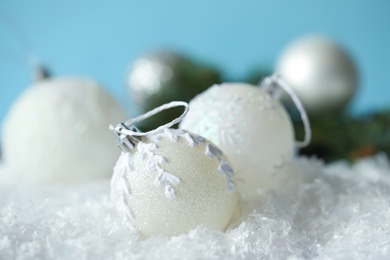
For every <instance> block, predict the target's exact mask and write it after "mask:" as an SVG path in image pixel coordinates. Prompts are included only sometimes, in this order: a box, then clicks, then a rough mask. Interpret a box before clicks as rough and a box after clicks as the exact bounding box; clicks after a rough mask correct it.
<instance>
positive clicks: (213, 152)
mask: <svg viewBox="0 0 390 260" xmlns="http://www.w3.org/2000/svg"><path fill="white" fill-rule="evenodd" d="M147 138H148V139H149V140H150V141H151V143H145V142H142V141H141V142H139V143H137V145H136V148H135V149H136V153H138V154H137V155H136V156H141V158H142V159H143V160H146V161H147V168H148V170H149V171H150V172H151V173H152V172H157V176H156V178H155V179H154V186H155V187H157V188H159V187H162V186H165V197H167V198H168V199H175V198H176V192H175V189H174V186H177V185H179V184H180V183H181V179H180V178H179V177H177V176H176V175H174V174H173V173H170V172H168V171H166V170H164V169H163V166H164V165H165V164H166V163H167V162H168V159H167V158H166V157H164V156H162V155H158V154H156V151H157V150H158V148H159V147H158V145H157V144H158V143H159V142H160V141H161V140H162V139H163V138H167V139H169V140H171V141H172V142H178V141H179V140H180V138H183V139H184V140H185V141H186V142H187V144H188V145H189V146H190V147H196V146H198V145H202V146H204V147H205V156H207V157H209V158H211V159H214V160H217V161H218V162H219V166H218V168H217V173H218V174H220V175H223V176H224V177H225V178H226V186H227V191H228V192H233V191H234V189H235V184H234V182H233V179H232V178H233V175H234V172H233V169H232V167H231V166H230V165H229V163H228V162H227V161H225V160H224V159H223V152H222V151H221V150H220V149H219V148H217V147H216V146H214V145H212V144H211V143H208V142H206V139H205V138H203V137H201V136H198V135H192V134H190V133H189V132H187V131H185V130H183V129H170V128H168V129H164V130H162V131H160V132H158V133H155V134H153V135H150V136H148V137H147ZM131 156H135V155H134V154H133V155H132V154H131V153H126V152H122V154H121V156H120V157H119V160H118V162H117V163H116V165H115V167H114V175H113V177H112V180H111V186H112V187H113V189H112V190H116V191H119V192H120V196H119V198H118V201H117V208H118V209H119V210H120V211H121V212H122V214H123V216H124V219H123V224H124V225H125V226H127V227H130V228H133V229H134V226H133V225H132V224H131V220H132V219H134V214H133V212H132V210H131V208H130V206H129V202H128V200H130V199H131V195H132V194H131V187H130V184H129V180H128V176H129V175H130V174H137V173H136V169H135V168H134V165H133V163H132V161H131Z"/></svg>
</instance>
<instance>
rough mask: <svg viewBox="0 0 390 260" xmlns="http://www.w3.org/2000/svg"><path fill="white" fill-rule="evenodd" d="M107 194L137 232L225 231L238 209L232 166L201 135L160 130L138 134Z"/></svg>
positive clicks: (126, 221) (151, 233)
mask: <svg viewBox="0 0 390 260" xmlns="http://www.w3.org/2000/svg"><path fill="white" fill-rule="evenodd" d="M111 191H112V193H111V195H112V198H113V200H114V201H115V202H116V204H117V207H118V210H119V211H120V212H121V213H123V214H124V221H125V223H126V224H127V225H129V226H132V227H133V228H136V229H137V230H138V231H139V233H140V234H141V236H143V237H149V236H153V235H166V236H175V235H179V234H182V233H185V232H187V231H189V230H191V229H193V228H196V227H197V226H199V225H202V226H205V227H207V228H211V229H215V230H221V231H223V230H225V229H226V228H227V227H228V225H229V224H230V221H231V220H232V217H233V215H234V213H235V211H236V210H237V203H238V196H237V192H236V191H235V187H234V183H233V170H232V168H231V167H230V165H229V163H228V160H227V158H226V157H225V156H224V155H223V153H222V151H221V150H219V149H218V148H217V147H216V146H214V145H213V144H212V143H210V142H209V141H208V140H206V139H204V138H203V137H201V136H197V135H193V134H190V133H189V132H187V131H184V130H180V129H179V130H174V129H169V128H168V129H164V130H163V131H159V132H157V133H154V134H151V135H148V136H143V137H142V141H140V142H137V144H136V145H135V146H134V148H133V149H130V151H129V152H123V153H122V154H121V156H120V158H119V160H118V162H117V165H116V166H115V168H114V175H113V177H112V181H111Z"/></svg>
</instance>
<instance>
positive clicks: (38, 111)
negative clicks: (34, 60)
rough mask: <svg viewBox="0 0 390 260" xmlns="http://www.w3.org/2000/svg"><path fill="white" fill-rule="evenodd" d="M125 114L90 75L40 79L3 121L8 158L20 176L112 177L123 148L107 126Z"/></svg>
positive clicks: (61, 179)
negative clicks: (115, 142)
mask: <svg viewBox="0 0 390 260" xmlns="http://www.w3.org/2000/svg"><path fill="white" fill-rule="evenodd" d="M123 118H124V113H123V111H122V109H121V108H120V106H119V105H118V103H117V102H116V101H115V100H114V99H113V98H112V97H111V96H110V95H109V94H108V93H106V92H105V91H103V90H102V89H101V88H100V87H99V85H98V84H97V83H96V82H94V81H92V80H88V79H76V78H74V79H72V78H57V79H47V80H43V81H39V82H37V83H36V84H35V85H33V86H32V87H30V88H28V89H27V90H26V91H25V92H24V93H23V94H22V95H21V97H19V99H18V100H17V101H16V102H15V103H14V104H13V106H12V107H11V109H10V111H9V113H8V115H7V117H6V119H5V121H4V124H3V136H2V137H3V138H2V139H3V142H2V143H3V147H2V148H3V149H2V150H3V157H4V158H3V159H4V162H5V164H6V165H8V167H9V168H10V170H11V171H12V173H13V174H14V175H15V177H16V178H17V179H18V180H20V181H22V180H27V181H34V182H38V183H75V182H80V181H86V180H89V179H93V178H101V177H109V176H110V175H111V171H112V167H113V166H114V165H115V161H116V159H117V157H118V154H119V153H118V151H117V149H115V148H113V147H112V135H111V133H110V131H108V126H109V124H110V123H112V122H116V121H118V120H123ZM11 171H10V172H11Z"/></svg>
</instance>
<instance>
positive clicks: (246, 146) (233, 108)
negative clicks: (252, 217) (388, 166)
mask: <svg viewBox="0 0 390 260" xmlns="http://www.w3.org/2000/svg"><path fill="white" fill-rule="evenodd" d="M180 128H182V129H186V130H189V131H191V132H193V133H195V134H199V135H202V136H204V137H205V138H207V139H209V140H210V141H211V142H213V143H215V144H216V145H217V146H218V147H220V148H221V150H222V151H224V152H225V154H226V155H227V157H228V158H229V160H230V162H231V164H232V166H233V169H234V171H235V173H236V175H237V177H236V179H237V188H238V190H239V192H240V193H241V194H242V195H243V197H244V198H256V197H258V194H259V191H260V190H261V189H262V190H264V189H267V188H268V187H272V182H273V174H274V172H275V169H276V167H277V166H278V165H280V164H281V163H283V162H285V161H286V160H290V159H291V158H292V155H293V152H294V133H293V128H292V123H291V120H290V118H289V116H288V114H287V113H286V111H285V109H284V107H283V106H282V105H281V104H280V102H279V101H278V100H276V99H274V98H272V97H271V96H270V94H268V93H267V92H266V91H265V89H263V88H259V87H256V86H253V85H249V84H245V83H224V84H221V85H214V86H212V87H211V88H210V89H208V90H206V91H205V92H203V93H201V94H200V95H198V96H196V97H195V98H194V99H193V100H192V101H191V102H190V110H189V112H188V114H187V116H186V117H185V118H184V119H183V121H182V122H181V124H180Z"/></svg>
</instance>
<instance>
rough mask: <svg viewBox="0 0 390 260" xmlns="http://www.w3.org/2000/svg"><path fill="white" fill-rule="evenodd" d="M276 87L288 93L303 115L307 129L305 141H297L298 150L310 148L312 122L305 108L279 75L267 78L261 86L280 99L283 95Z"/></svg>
mask: <svg viewBox="0 0 390 260" xmlns="http://www.w3.org/2000/svg"><path fill="white" fill-rule="evenodd" d="M276 86H279V87H281V88H282V89H283V90H284V91H286V92H287V94H288V95H289V96H290V97H291V99H292V101H293V102H294V105H295V106H296V108H297V109H298V111H299V114H300V115H301V119H302V122H303V126H304V129H305V138H304V139H303V141H295V145H296V146H297V147H298V148H302V147H306V146H308V145H309V143H310V140H311V127H310V121H309V117H308V116H307V113H306V110H305V108H304V107H303V105H302V103H301V101H300V100H299V98H298V96H297V95H296V94H295V92H294V90H293V89H292V88H291V87H290V86H289V85H288V84H287V83H286V82H285V81H284V80H283V79H282V78H281V76H280V75H279V74H277V73H275V74H273V75H272V76H270V77H267V78H265V79H264V80H263V81H262V82H261V84H260V87H261V88H264V89H265V90H266V91H267V92H268V93H270V94H271V95H272V96H274V97H280V95H281V93H280V92H278V91H277V89H276Z"/></svg>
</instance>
